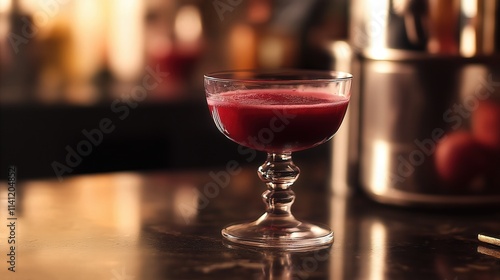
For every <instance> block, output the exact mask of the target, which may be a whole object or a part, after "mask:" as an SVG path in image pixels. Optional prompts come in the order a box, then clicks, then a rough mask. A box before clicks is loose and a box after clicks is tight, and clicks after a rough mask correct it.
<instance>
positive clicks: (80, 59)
mask: <svg viewBox="0 0 500 280" xmlns="http://www.w3.org/2000/svg"><path fill="white" fill-rule="evenodd" d="M347 2H348V1H347V0H309V1H301V0H293V1H292V0H278V1H271V0H244V1H243V0H213V1H201V0H180V1H176V0H120V1H118V0H107V1H100V0H0V136H1V137H0V163H1V166H0V170H7V166H8V165H16V166H18V168H19V174H20V175H19V176H20V177H26V178H29V177H52V176H55V172H54V170H55V167H54V164H56V165H57V163H61V164H63V165H65V166H66V167H68V168H67V169H64V170H66V171H67V172H65V173H66V174H77V173H88V172H103V171H113V170H128V169H151V168H186V167H189V168H196V167H204V166H207V165H214V164H215V165H217V164H225V163H226V162H227V161H228V159H239V158H240V157H241V155H240V154H238V152H237V147H236V146H235V145H234V144H233V143H232V142H231V141H228V140H226V139H224V137H223V136H222V135H220V134H219V132H217V131H216V128H215V126H214V125H213V124H212V120H211V119H210V117H209V113H208V110H207V109H206V105H205V100H204V90H203V74H204V73H207V72H211V71H216V70H223V69H236V68H237V69H249V68H283V67H286V68H306V69H330V68H331V67H332V56H331V54H330V53H329V51H328V45H329V44H330V43H331V42H332V41H333V40H338V39H345V38H346V36H347V26H348V24H347V21H348V3H347ZM103 119H109V120H110V123H108V128H109V129H108V130H106V131H108V132H105V131H104V130H103V129H101V127H100V124H101V123H100V122H101V121H102V120H103ZM105 122H106V121H105ZM97 130H99V131H100V132H98V131H97ZM111 130H112V131H111ZM84 131H86V134H85V133H84ZM100 133H101V134H102V136H103V137H102V139H101V138H100V135H101V134H100ZM88 135H93V136H88ZM89 137H90V138H89ZM91 137H94V138H91ZM91 139H94V142H95V143H93V145H91V146H85V144H82V141H90V140H91ZM96 143H97V144H96ZM79 145H80V146H79ZM78 149H81V150H80V151H81V152H82V153H79V152H78ZM85 149H87V150H88V149H90V150H91V151H88V152H87V150H85ZM326 149H329V147H327V146H325V147H323V148H320V150H314V151H312V152H311V153H317V154H321V153H324V152H325V150H326ZM71 150H73V151H74V152H77V153H78V154H80V155H82V154H83V155H84V156H83V157H82V159H81V160H78V158H71V156H69V158H68V155H70V154H72V152H71ZM76 157H78V156H76ZM304 157H309V156H308V154H307V152H306V155H304ZM68 160H69V161H71V160H73V161H75V164H74V166H69V165H67V162H68ZM55 162H57V163H55ZM70 169H71V171H69V170H70ZM4 173H6V172H3V173H2V174H1V177H2V178H5V176H6V174H4Z"/></svg>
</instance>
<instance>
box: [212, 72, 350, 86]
mask: <svg viewBox="0 0 500 280" xmlns="http://www.w3.org/2000/svg"><path fill="white" fill-rule="evenodd" d="M238 74H240V75H242V77H238V76H237V75H238ZM245 74H248V75H246V77H245ZM257 75H260V76H261V78H259V77H256V76H257ZM280 76H281V77H285V78H283V79H277V78H278V77H280ZM287 76H297V78H293V79H292V78H286V77H287ZM203 77H204V79H205V80H209V81H217V82H243V83H263V82H264V83H277V84H289V83H317V82H341V81H348V80H352V78H353V75H352V74H350V73H348V72H343V71H335V70H303V69H274V70H260V69H247V70H244V69H243V70H224V71H215V72H210V73H207V74H205V75H203Z"/></svg>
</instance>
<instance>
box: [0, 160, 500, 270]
mask: <svg viewBox="0 0 500 280" xmlns="http://www.w3.org/2000/svg"><path fill="white" fill-rule="evenodd" d="M302 169H303V172H302V174H301V177H300V178H299V180H298V181H297V182H296V184H295V186H294V190H295V192H296V194H297V199H296V202H295V204H294V207H293V212H294V214H295V216H296V217H297V218H299V219H304V220H307V221H312V222H317V223H323V224H327V225H329V226H330V227H331V228H332V229H333V231H334V234H335V241H334V243H333V245H332V246H331V248H327V249H321V250H317V251H309V252H293V253H287V252H278V251H268V250H263V249H259V250H258V249H248V248H239V247H235V246H232V245H231V244H226V243H224V242H223V240H222V237H221V234H220V230H221V228H222V227H223V226H224V225H226V224H228V223H231V222H237V221H241V220H246V219H253V218H257V217H258V216H259V215H260V214H261V213H262V211H263V209H264V205H263V203H262V201H261V198H260V193H261V192H262V191H264V187H263V185H262V183H261V182H260V181H259V179H258V178H257V176H256V172H255V168H254V167H241V169H238V172H237V173H235V174H232V175H231V176H229V177H227V179H228V180H227V181H224V180H223V177H219V179H214V178H217V176H216V175H217V174H219V175H220V173H218V172H221V170H223V168H213V170H197V171H175V172H174V171H158V172H147V173H140V172H124V173H109V174H95V175H83V176H73V177H67V178H65V179H64V180H63V181H62V182H59V181H58V180H31V181H20V182H18V184H17V188H16V192H17V197H16V210H15V211H16V212H15V217H17V220H15V222H16V228H15V239H16V247H15V254H16V262H15V270H16V272H11V271H9V270H8V267H9V266H10V264H9V263H8V262H7V261H8V258H9V257H8V256H7V254H8V253H9V250H10V249H9V247H7V245H8V244H7V242H8V236H9V231H8V227H6V226H5V225H3V224H8V221H9V220H8V212H7V184H6V183H5V182H3V183H0V186H1V187H0V198H1V200H0V221H1V223H2V227H0V236H1V239H0V244H1V246H0V252H1V254H0V278H1V279H23V280H24V279H37V280H41V279H65V280H66V279H85V280H88V279H105V280H110V279H111V280H132V279H136V280H138V279H340V280H342V279H372V280H380V279H428V280H430V279H441V280H445V279H447V280H462V279H464V280H465V279H485V280H486V279H500V249H499V248H494V247H492V246H488V245H485V244H481V243H480V242H478V241H477V234H478V233H481V232H492V233H497V234H498V233H500V222H499V221H500V210H492V209H461V210H455V209H427V210H423V209H409V208H397V207H391V206H385V205H380V204H377V203H375V202H372V201H370V200H368V199H366V198H364V197H363V196H361V195H354V196H349V197H338V196H333V195H331V194H330V191H329V190H330V185H329V180H327V178H328V172H327V170H325V169H324V168H323V169H322V168H307V166H306V167H303V168H302ZM214 174H215V175H214ZM210 183H215V185H214V184H212V185H211V186H212V187H207V186H208V185H209V184H210ZM214 186H215V187H214Z"/></svg>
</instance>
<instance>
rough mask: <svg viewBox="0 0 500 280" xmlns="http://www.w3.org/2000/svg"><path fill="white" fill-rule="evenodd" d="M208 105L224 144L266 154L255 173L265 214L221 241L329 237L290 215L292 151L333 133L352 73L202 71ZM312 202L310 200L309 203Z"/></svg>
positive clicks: (291, 242) (279, 244) (287, 245)
mask: <svg viewBox="0 0 500 280" xmlns="http://www.w3.org/2000/svg"><path fill="white" fill-rule="evenodd" d="M204 78H205V92H206V97H207V103H208V107H209V109H210V113H211V115H212V118H213V120H214V122H215V124H216V126H217V128H218V129H219V130H220V131H221V132H222V133H223V134H224V135H225V136H227V137H228V138H229V139H231V140H232V141H234V142H236V143H238V144H240V145H243V146H245V147H249V148H252V149H255V150H258V151H263V152H267V160H266V162H264V164H263V165H261V166H260V167H259V169H258V175H259V177H260V178H261V179H262V181H263V182H265V183H266V185H267V188H268V189H267V190H266V191H265V192H264V193H263V194H262V198H263V200H264V203H265V204H266V213H264V214H263V215H262V216H261V217H260V218H259V219H257V220H256V221H253V222H248V223H240V224H233V225H229V226H227V227H226V228H224V229H223V230H222V235H223V236H224V237H225V238H226V239H227V240H229V241H231V242H235V243H239V244H243V245H251V246H258V247H266V248H280V249H284V250H295V249H304V248H308V247H317V246H320V245H325V244H328V243H331V242H332V241H333V233H332V231H331V230H330V229H328V228H326V227H322V226H318V225H313V224H310V223H305V222H301V221H298V220H297V219H295V218H294V216H293V215H292V213H291V206H292V203H293V202H294V200H295V194H294V192H293V191H292V190H291V188H290V187H291V185H292V184H293V182H294V181H295V180H296V179H297V177H298V176H299V168H298V167H297V166H296V165H295V164H294V163H293V161H292V152H296V151H300V150H305V149H308V148H312V147H314V146H317V145H320V144H322V143H324V142H326V141H328V140H329V139H331V138H332V137H333V135H334V134H335V133H336V132H337V130H338V128H339V126H340V124H341V123H342V120H343V118H344V115H345V112H346V110H347V105H348V103H349V98H350V88H351V81H352V75H351V74H348V73H344V72H322V71H305V70H275V71H257V70H255V71H227V72H217V73H211V74H207V75H205V77H204ZM311 207H314V205H311Z"/></svg>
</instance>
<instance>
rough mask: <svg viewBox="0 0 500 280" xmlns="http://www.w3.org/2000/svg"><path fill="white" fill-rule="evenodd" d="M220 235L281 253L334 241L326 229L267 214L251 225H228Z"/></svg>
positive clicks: (330, 232)
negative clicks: (280, 251)
mask: <svg viewBox="0 0 500 280" xmlns="http://www.w3.org/2000/svg"><path fill="white" fill-rule="evenodd" d="M222 236H223V237H224V238H226V239H227V240H228V241H231V242H234V243H238V244H242V245H247V246H256V247H264V248H279V249H280V250H283V251H294V250H304V249H308V248H311V249H316V248H318V247H321V245H327V244H330V243H332V242H333V232H332V231H331V230H330V229H329V228H327V227H322V226H318V225H314V224H310V223H304V222H300V221H298V220H296V219H295V218H294V217H293V216H292V215H273V214H269V213H265V214H264V215H262V216H261V217H260V218H259V219H258V220H256V221H254V222H250V223H242V224H234V225H229V226H227V227H226V228H224V229H223V230H222Z"/></svg>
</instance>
